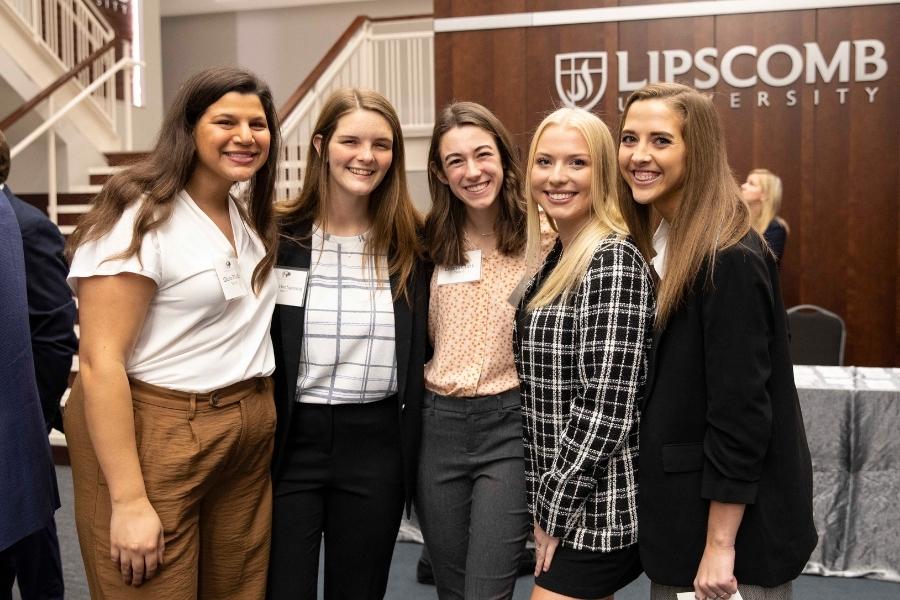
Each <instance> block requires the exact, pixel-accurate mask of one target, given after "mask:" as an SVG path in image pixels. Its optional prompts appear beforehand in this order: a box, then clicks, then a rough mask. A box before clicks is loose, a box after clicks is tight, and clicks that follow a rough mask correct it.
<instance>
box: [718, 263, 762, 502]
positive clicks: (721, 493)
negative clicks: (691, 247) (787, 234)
mask: <svg viewBox="0 0 900 600" xmlns="http://www.w3.org/2000/svg"><path fill="white" fill-rule="evenodd" d="M773 306H774V299H773V291H772V285H771V282H770V280H769V275H768V270H767V268H766V264H765V261H764V259H763V258H762V257H761V256H759V255H758V254H756V253H755V252H753V251H751V250H748V249H747V248H745V247H743V246H741V245H738V246H734V247H732V248H729V249H727V250H725V251H722V252H720V253H719V256H718V259H717V262H716V266H715V270H714V272H713V285H712V287H711V288H708V289H707V292H706V294H705V295H704V302H703V337H704V348H705V362H706V384H707V395H708V396H707V413H706V416H707V428H706V434H705V437H704V440H703V450H704V453H705V455H706V461H705V466H704V471H703V482H702V487H701V494H702V496H703V497H704V498H706V499H709V500H718V501H720V502H732V503H739V504H752V503H754V502H755V500H756V494H757V488H758V484H759V478H760V474H761V473H762V468H763V461H764V459H765V455H766V450H767V448H768V446H769V440H770V438H771V436H772V404H771V399H770V396H769V393H768V390H767V389H766V382H767V381H768V380H769V375H770V373H771V370H772V367H771V360H770V356H769V347H770V344H771V340H772V336H773V328H774V323H773Z"/></svg>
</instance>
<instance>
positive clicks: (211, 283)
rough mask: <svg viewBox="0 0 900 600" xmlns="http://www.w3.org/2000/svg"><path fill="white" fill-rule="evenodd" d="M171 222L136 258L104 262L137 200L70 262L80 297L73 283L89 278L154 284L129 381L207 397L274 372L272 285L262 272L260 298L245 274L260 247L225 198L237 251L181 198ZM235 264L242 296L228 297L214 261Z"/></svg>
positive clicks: (123, 236) (125, 237) (126, 229)
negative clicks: (124, 276)
mask: <svg viewBox="0 0 900 600" xmlns="http://www.w3.org/2000/svg"><path fill="white" fill-rule="evenodd" d="M173 202H174V209H173V211H172V216H171V217H170V218H169V220H168V221H166V222H165V223H164V224H163V225H162V226H160V227H159V228H157V229H154V230H153V231H151V232H149V233H147V234H146V235H145V236H144V238H143V240H142V241H141V249H140V251H139V252H138V253H137V254H136V255H134V256H132V257H130V258H128V259H125V260H121V259H119V260H106V259H107V258H109V257H110V256H114V255H116V254H118V253H120V252H121V251H123V250H124V249H125V248H127V247H128V244H129V243H130V242H131V237H132V228H133V226H134V219H135V216H136V215H137V212H138V209H139V208H140V206H141V202H140V201H138V202H134V203H133V204H132V205H131V206H129V207H128V208H126V209H125V212H124V213H123V214H122V217H121V218H120V219H119V221H118V222H117V223H116V225H115V226H114V227H113V228H112V230H110V231H109V232H108V233H107V234H106V235H104V236H103V237H101V238H100V239H99V240H93V241H90V242H86V243H85V244H83V245H81V246H80V247H79V248H78V250H77V251H76V252H75V256H74V257H73V259H72V266H71V269H70V271H69V278H68V281H69V285H70V286H71V287H72V289H73V291H75V293H76V295H77V293H78V279H79V278H81V277H91V276H94V275H116V274H119V273H136V274H138V275H141V276H143V277H147V278H149V279H151V280H153V282H154V283H156V285H157V290H156V294H154V296H153V298H152V299H151V301H150V306H149V307H148V309H147V315H146V317H145V319H144V324H143V327H142V329H141V331H140V334H139V335H138V338H137V342H136V343H135V346H134V351H133V352H132V354H131V357H130V358H129V359H128V362H127V365H126V371H127V373H128V375H129V376H131V377H134V378H136V379H139V380H141V381H144V382H146V383H150V384H153V385H158V386H162V387H165V388H169V389H174V390H180V391H185V392H197V393H201V392H209V391H212V390H215V389H219V388H222V387H225V386H228V385H231V384H232V383H237V382H238V381H243V380H245V379H250V378H252V377H258V376H265V375H269V374H271V373H272V371H273V370H274V369H275V358H274V352H273V350H272V340H271V338H270V336H269V325H270V323H271V320H272V311H273V309H274V307H275V295H276V288H275V284H274V279H273V277H272V276H271V275H270V276H269V277H267V278H266V280H265V281H264V284H263V286H262V289H261V290H260V293H259V295H256V294H254V293H253V291H252V281H251V280H252V277H253V270H254V269H255V268H256V265H257V263H259V261H260V260H261V259H262V258H263V256H264V255H265V249H264V247H263V244H262V241H261V240H260V239H259V237H258V236H257V235H256V234H255V233H254V232H253V231H252V229H251V228H250V227H249V226H248V225H247V224H246V223H244V222H243V220H242V219H241V217H240V213H239V212H238V208H237V206H236V205H235V203H234V202H235V201H234V200H233V199H230V200H229V205H228V210H229V217H230V220H231V228H232V232H233V235H234V241H235V248H236V249H237V257H235V250H234V248H232V247H231V244H230V243H229V242H228V239H227V238H226V237H225V235H224V234H223V233H222V232H221V231H220V230H219V228H218V227H217V226H216V225H215V223H213V222H212V220H211V219H210V218H209V217H208V216H207V215H206V213H204V212H203V211H202V210H201V209H200V207H199V206H197V204H196V203H194V201H193V200H192V199H191V197H190V196H189V195H188V194H187V192H185V191H183V190H182V191H181V192H180V193H179V194H178V196H177V197H176V198H175V199H174V201H173ZM224 257H229V258H237V261H238V267H237V269H238V271H239V272H240V275H241V279H242V280H243V282H244V287H245V288H246V290H247V293H245V294H244V295H243V296H240V297H238V298H234V299H232V300H226V299H225V294H224V292H223V290H222V285H221V283H220V281H219V276H218V275H217V273H216V269H215V265H216V261H217V260H220V259H222V258H224Z"/></svg>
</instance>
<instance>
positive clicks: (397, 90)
mask: <svg viewBox="0 0 900 600" xmlns="http://www.w3.org/2000/svg"><path fill="white" fill-rule="evenodd" d="M428 23H429V28H428V30H425V31H410V32H400V33H376V32H373V26H372V22H371V21H367V22H366V23H365V24H364V26H363V27H362V28H360V30H359V31H357V32H356V34H355V35H354V36H353V37H351V38H350V40H349V41H348V42H347V44H346V45H345V46H344V48H343V49H342V50H341V52H340V53H339V54H338V55H337V56H336V57H335V59H334V61H332V63H331V64H330V65H329V66H328V67H327V68H326V69H325V71H324V72H323V73H322V76H321V77H319V79H318V81H316V83H315V84H314V85H313V86H312V88H311V89H310V91H309V92H307V94H306V95H305V96H304V97H303V98H302V99H301V100H300V102H299V104H297V107H296V108H295V109H294V110H293V111H292V112H291V113H290V114H289V115H288V116H287V117H286V118H285V119H284V122H283V123H282V127H281V135H282V153H281V161H280V163H279V177H278V183H277V186H276V198H277V199H279V200H282V199H286V198H290V197H293V196H296V195H298V194H299V193H300V189H301V187H302V185H303V169H304V167H305V164H306V151H307V149H308V147H309V139H310V136H311V135H312V130H313V128H314V127H315V123H316V119H317V118H318V117H319V112H320V110H321V108H322V104H323V102H324V101H325V100H326V99H327V98H328V96H329V94H331V92H333V91H334V90H337V89H340V88H342V87H365V88H371V89H374V90H376V91H378V92H380V93H382V94H384V96H385V97H386V98H387V99H388V100H390V101H391V103H392V104H393V105H394V107H395V108H396V109H397V114H398V116H399V117H400V124H401V126H402V127H403V131H404V132H405V133H416V134H421V133H422V132H425V133H430V131H431V127H432V124H433V123H434V32H433V31H432V30H431V27H430V20H428Z"/></svg>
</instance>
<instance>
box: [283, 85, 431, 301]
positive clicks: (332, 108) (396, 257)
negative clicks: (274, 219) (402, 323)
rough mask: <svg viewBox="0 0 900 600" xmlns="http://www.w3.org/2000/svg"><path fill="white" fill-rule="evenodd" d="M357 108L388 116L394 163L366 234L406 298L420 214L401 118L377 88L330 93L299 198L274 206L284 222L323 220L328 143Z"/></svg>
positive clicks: (372, 204)
mask: <svg viewBox="0 0 900 600" xmlns="http://www.w3.org/2000/svg"><path fill="white" fill-rule="evenodd" d="M356 110H368V111H372V112H374V113H376V114H378V115H380V116H382V117H384V120H385V121H387V123H388V125H389V126H390V128H391V135H392V137H393V138H394V139H393V157H392V159H391V165H390V167H388V170H387V173H385V175H384V179H382V180H381V183H379V184H378V187H377V188H375V190H373V191H372V194H371V195H370V197H369V217H370V218H371V219H372V230H371V234H370V235H369V236H368V237H367V238H366V253H367V254H370V255H372V256H387V259H388V273H389V274H390V275H393V276H396V277H397V280H398V284H399V285H398V286H397V289H396V290H395V294H394V297H395V298H396V297H399V296H401V295H402V296H406V284H407V281H408V280H409V278H410V277H411V276H412V274H413V272H414V271H415V266H416V260H417V259H418V258H419V257H420V256H421V254H422V252H421V242H420V240H419V235H418V230H419V228H420V227H421V217H420V216H419V213H418V212H417V211H416V208H415V206H413V203H412V200H411V199H410V197H409V189H408V187H407V184H406V159H405V151H404V147H403V130H402V129H401V127H400V118H399V117H398V116H397V111H395V110H394V107H393V106H391V103H390V102H389V101H388V99H387V98H385V97H384V96H382V95H381V94H379V93H378V92H376V91H374V90H367V89H360V88H343V89H339V90H337V91H335V92H334V93H332V94H331V96H329V97H328V99H327V100H326V101H325V104H324V106H322V112H321V113H319V118H318V119H317V120H316V126H315V128H314V129H313V131H312V133H311V135H310V138H309V148H308V150H307V153H306V170H305V171H304V172H303V189H302V190H301V191H300V196H298V197H297V198H292V199H290V200H287V201H285V202H283V203H280V204H278V205H277V206H276V210H277V212H278V216H279V219H280V221H281V223H282V224H283V225H295V224H298V223H313V222H316V221H319V222H320V223H323V222H324V219H325V214H326V210H325V207H326V206H327V204H328V177H329V172H328V144H329V143H330V142H331V137H332V136H333V135H334V132H335V130H336V129H337V124H338V121H339V120H340V119H341V117H343V116H344V115H346V114H348V113H351V112H353V111H356ZM317 136H322V137H321V139H320V141H319V148H320V150H317V149H316V147H315V141H316V138H317ZM375 268H376V272H377V270H378V269H379V262H378V261H375Z"/></svg>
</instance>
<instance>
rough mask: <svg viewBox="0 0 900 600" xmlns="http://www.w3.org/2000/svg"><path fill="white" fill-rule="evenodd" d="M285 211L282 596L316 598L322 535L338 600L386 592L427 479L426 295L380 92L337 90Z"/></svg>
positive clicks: (277, 462)
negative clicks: (407, 513) (418, 475)
mask: <svg viewBox="0 0 900 600" xmlns="http://www.w3.org/2000/svg"><path fill="white" fill-rule="evenodd" d="M280 214H281V218H282V229H281V236H282V241H281V245H280V248H279V252H278V261H277V266H276V273H277V278H278V280H279V298H278V304H277V306H276V310H275V317H274V320H273V323H272V337H273V341H274V343H275V355H276V364H277V370H276V375H275V401H276V407H277V409H278V433H277V435H276V450H275V458H274V465H273V469H274V474H275V505H274V520H273V530H272V555H271V566H270V572H269V596H270V597H271V598H275V599H281V598H284V599H290V600H296V599H297V598H315V597H316V585H317V583H316V582H317V576H318V571H319V547H320V545H321V542H322V536H323V533H324V538H325V595H326V597H327V598H354V599H359V600H365V599H369V598H372V599H374V598H382V597H383V596H384V592H385V589H386V587H387V578H388V571H389V568H390V563H391V555H392V552H393V548H394V541H395V539H396V537H397V530H398V529H399V526H400V515H401V512H402V509H403V505H404V501H406V502H407V503H408V502H409V501H410V498H411V497H412V490H413V486H414V482H415V477H414V476H415V468H416V460H417V454H418V447H419V431H420V428H421V415H420V410H419V408H420V405H421V401H422V394H423V391H424V388H423V383H422V370H423V365H424V362H425V344H426V341H425V334H426V332H425V328H426V314H425V313H426V302H427V288H426V286H427V282H423V281H420V280H421V279H422V271H423V269H422V267H421V265H420V264H419V257H420V242H419V239H418V237H417V229H418V228H419V226H420V220H419V217H418V214H417V213H416V211H415V209H414V208H413V205H412V202H411V201H410V199H409V193H408V191H407V187H406V169H405V166H404V152H403V136H402V133H401V130H400V122H399V120H398V118H397V113H396V112H395V110H394V108H393V107H392V106H391V105H390V103H388V101H387V100H386V99H385V98H384V97H383V96H381V95H380V94H378V93H377V92H373V91H369V90H360V89H343V90H339V91H337V92H335V93H334V94H332V96H330V97H329V98H328V100H327V101H326V102H325V104H324V106H323V108H322V112H321V114H320V115H319V119H318V121H317V122H316V126H315V129H314V131H313V135H312V139H311V141H310V146H309V154H308V158H307V166H306V171H305V174H304V182H303V190H302V192H301V194H300V197H299V198H297V199H295V200H293V201H291V202H288V203H286V204H285V205H283V206H281V207H280ZM291 281H295V282H296V281H299V282H300V283H293V284H292V283H290V282H291Z"/></svg>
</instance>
